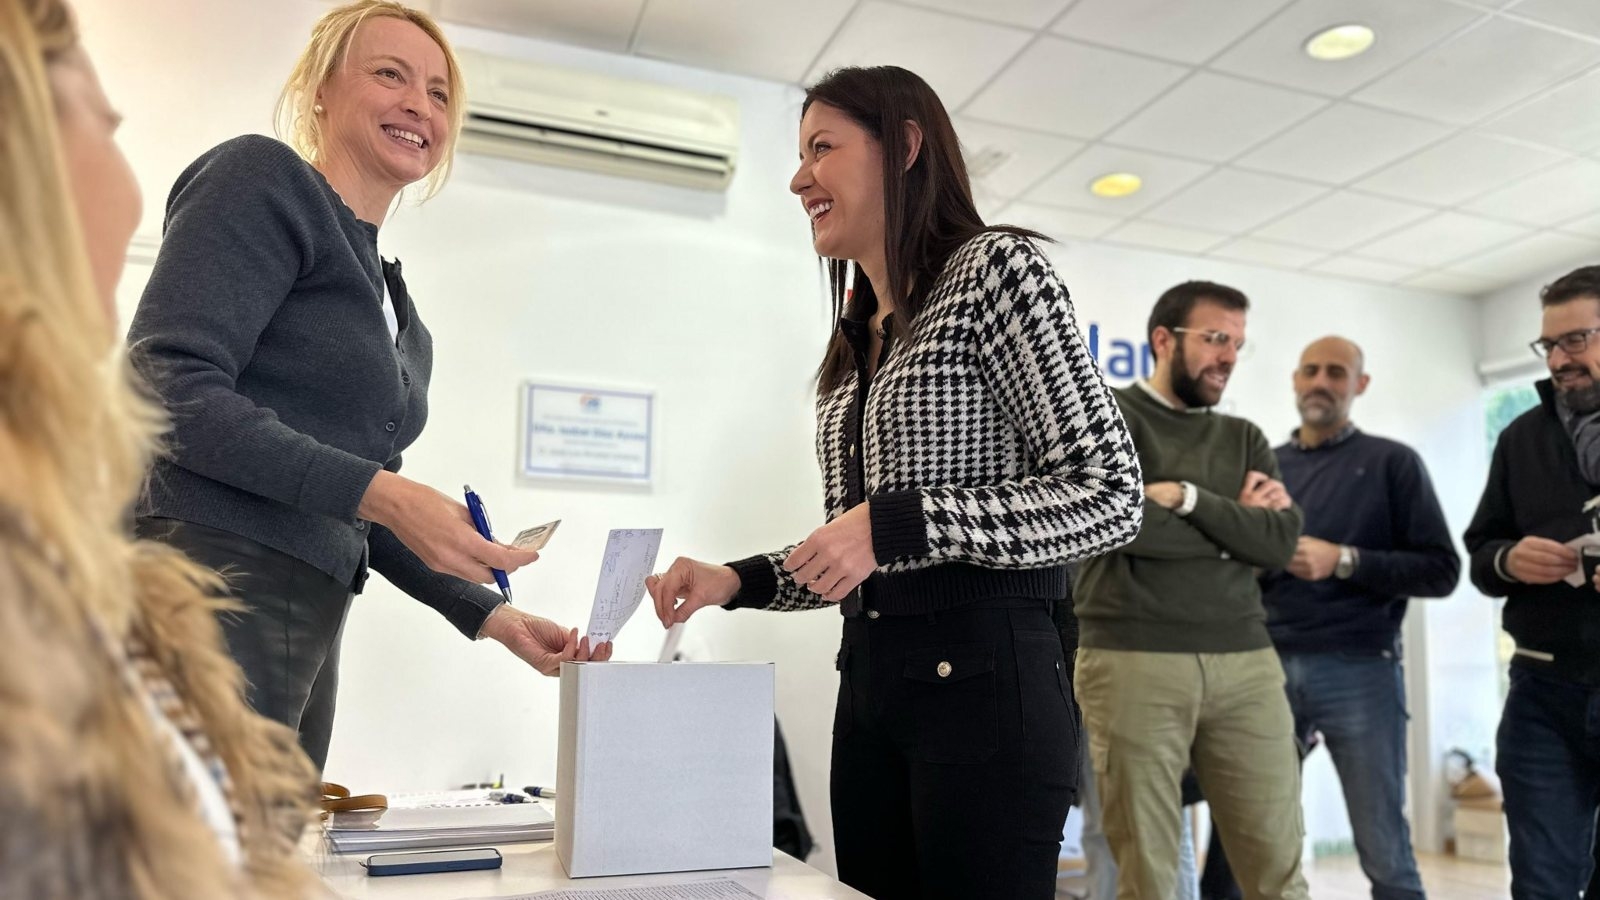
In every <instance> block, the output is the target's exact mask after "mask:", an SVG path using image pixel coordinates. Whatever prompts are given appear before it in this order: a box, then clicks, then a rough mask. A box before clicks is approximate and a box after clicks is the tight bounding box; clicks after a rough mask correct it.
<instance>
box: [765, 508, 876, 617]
mask: <svg viewBox="0 0 1600 900" xmlns="http://www.w3.org/2000/svg"><path fill="white" fill-rule="evenodd" d="M877 568H878V557H877V555H876V554H875V553H873V550H872V515H871V513H869V512H868V510H867V504H866V503H862V504H859V505H857V506H856V507H854V508H853V509H851V510H850V511H849V512H847V513H845V514H844V515H842V516H840V517H838V518H837V519H834V520H833V521H832V522H829V523H828V524H826V525H824V526H822V527H821V528H818V529H817V530H816V531H813V532H811V536H810V537H808V538H806V539H805V541H804V542H803V543H801V544H800V546H798V547H796V548H794V552H793V553H790V554H789V558H788V559H786V560H784V562H783V569H784V571H785V572H788V573H790V574H791V575H792V576H794V580H795V583H796V584H799V585H800V586H802V587H804V588H805V589H806V590H808V591H810V592H811V593H813V594H817V595H820V596H821V597H822V599H824V600H826V601H828V602H829V603H838V602H839V601H840V600H843V599H844V598H845V597H847V596H849V595H850V592H851V591H853V590H855V589H856V588H857V587H860V586H861V582H863V581H866V580H867V576H869V575H871V574H872V573H873V571H875V570H876V569H877Z"/></svg>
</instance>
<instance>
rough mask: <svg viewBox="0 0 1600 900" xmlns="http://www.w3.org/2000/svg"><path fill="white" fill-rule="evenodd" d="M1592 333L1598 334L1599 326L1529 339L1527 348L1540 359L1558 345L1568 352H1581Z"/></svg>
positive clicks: (1587, 344)
mask: <svg viewBox="0 0 1600 900" xmlns="http://www.w3.org/2000/svg"><path fill="white" fill-rule="evenodd" d="M1594 334H1600V328H1585V329H1583V330H1581V331H1569V332H1567V333H1566V334H1563V335H1558V336H1556V337H1555V338H1539V339H1538V340H1537V341H1529V342H1528V348H1529V349H1531V350H1532V351H1533V355H1534V356H1537V357H1540V358H1541V359H1542V358H1544V357H1546V356H1549V355H1550V351H1551V350H1554V349H1555V348H1557V347H1560V348H1561V349H1562V350H1565V351H1566V352H1567V353H1569V354H1571V353H1582V352H1583V351H1584V350H1585V349H1587V348H1588V346H1589V337H1590V336H1591V335H1594Z"/></svg>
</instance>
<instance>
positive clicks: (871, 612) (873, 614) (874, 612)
mask: <svg viewBox="0 0 1600 900" xmlns="http://www.w3.org/2000/svg"><path fill="white" fill-rule="evenodd" d="M881 615H883V613H880V612H878V611H877V610H875V609H869V610H867V618H869V619H876V618H877V617H879V616H881Z"/></svg>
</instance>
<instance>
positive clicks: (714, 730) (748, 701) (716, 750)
mask: <svg viewBox="0 0 1600 900" xmlns="http://www.w3.org/2000/svg"><path fill="white" fill-rule="evenodd" d="M772 690H773V667H772V664H771V663H615V662H605V663H565V664H563V665H562V666H561V733H560V745H559V750H558V756H557V761H556V855H557V856H559V857H560V859H561V865H562V866H563V867H564V868H565V869H566V870H567V875H568V876H569V877H572V878H584V877H588V876H591V875H638V874H644V873H650V872H685V871H692V870H698V869H737V868H743V867H746V866H767V865H771V864H772V784H773V782H772V745H773V717H772Z"/></svg>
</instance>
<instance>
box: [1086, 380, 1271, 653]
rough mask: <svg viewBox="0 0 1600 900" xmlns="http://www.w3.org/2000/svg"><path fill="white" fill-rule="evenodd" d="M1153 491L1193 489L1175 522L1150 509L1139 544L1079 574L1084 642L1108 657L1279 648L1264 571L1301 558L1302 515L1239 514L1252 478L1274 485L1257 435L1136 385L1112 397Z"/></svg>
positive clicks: (1245, 425)
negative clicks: (1164, 486) (1266, 602)
mask: <svg viewBox="0 0 1600 900" xmlns="http://www.w3.org/2000/svg"><path fill="white" fill-rule="evenodd" d="M1115 393H1116V397H1117V402H1118V404H1120V405H1121V407H1122V416H1123V418H1124V419H1125V420H1126V421H1127V423H1128V431H1129V433H1130V434H1131V435H1132V436H1133V443H1134V446H1135V447H1137V448H1138V451H1139V465H1140V466H1141V467H1142V468H1143V469H1144V480H1145V483H1146V484H1154V483H1155V482H1158V481H1187V482H1189V483H1191V484H1193V485H1194V486H1195V488H1196V489H1197V492H1198V501H1197V502H1196V503H1195V507H1194V510H1193V511H1192V512H1190V513H1189V515H1188V516H1186V517H1184V516H1179V515H1178V514H1177V513H1175V512H1173V511H1171V510H1168V509H1166V508H1165V507H1162V506H1160V505H1158V504H1155V503H1152V502H1150V501H1149V500H1146V501H1145V504H1144V524H1143V526H1142V527H1141V528H1140V529H1139V536H1138V537H1137V538H1134V540H1133V542H1132V543H1130V544H1128V545H1126V546H1124V547H1122V548H1121V549H1120V550H1117V551H1114V552H1112V553H1108V554H1106V555H1105V556H1100V557H1096V558H1094V559H1091V560H1088V561H1086V562H1085V563H1084V564H1083V568H1082V570H1081V572H1080V573H1079V577H1078V582H1077V584H1076V586H1075V589H1074V599H1075V600H1076V607H1077V613H1078V619H1079V620H1080V623H1081V641H1082V645H1083V646H1084V647H1094V648H1099V649H1104V650H1143V651H1153V652H1158V653H1237V652H1241V651H1246V650H1259V649H1263V648H1266V647H1271V646H1272V640H1271V638H1270V637H1269V636H1268V635H1267V627H1266V613H1265V611H1264V610H1263V609H1262V606H1261V590H1260V588H1259V587H1258V586H1257V584H1256V570H1257V569H1268V570H1271V569H1279V568H1282V567H1283V566H1284V565H1286V564H1287V563H1288V562H1289V560H1290V558H1291V557H1293V556H1294V548H1295V541H1296V539H1297V538H1299V536H1300V525H1301V515H1300V510H1299V508H1298V507H1294V508H1291V509H1288V510H1285V511H1283V512H1273V511H1271V510H1265V509H1251V508H1247V507H1244V506H1241V505H1239V503H1238V500H1237V498H1238V496H1239V491H1240V489H1241V488H1242V487H1243V486H1244V479H1245V475H1246V474H1247V473H1249V472H1250V471H1252V470H1254V471H1258V472H1266V473H1267V474H1269V475H1271V476H1272V477H1273V478H1277V477H1278V460H1277V458H1276V457H1275V456H1274V455H1273V453H1272V448H1271V446H1269V445H1268V444H1267V439H1266V436H1265V435H1263V434H1262V433H1261V430H1260V429H1259V428H1257V427H1256V426H1254V425H1252V424H1250V423H1249V422H1247V421H1245V420H1244V419H1239V418H1235V417H1233V416H1226V415H1221V414H1219V413H1214V412H1209V411H1207V412H1186V411H1182V410H1175V409H1172V408H1171V407H1168V406H1166V405H1164V404H1162V403H1160V402H1159V401H1157V400H1156V399H1155V398H1154V397H1151V396H1150V395H1149V394H1147V393H1145V391H1144V390H1143V389H1142V388H1140V387H1139V386H1137V385H1134V386H1132V387H1127V388H1121V389H1119V390H1117V391H1116V392H1115Z"/></svg>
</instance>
